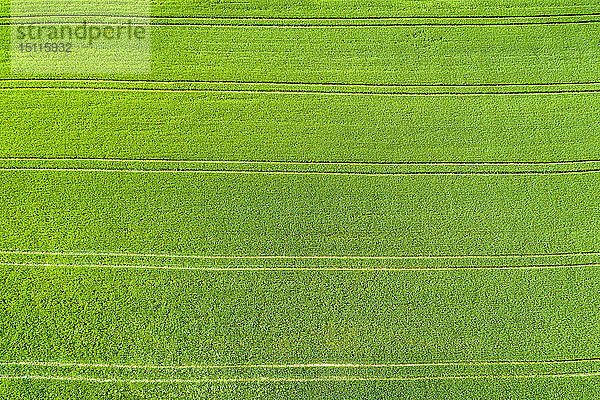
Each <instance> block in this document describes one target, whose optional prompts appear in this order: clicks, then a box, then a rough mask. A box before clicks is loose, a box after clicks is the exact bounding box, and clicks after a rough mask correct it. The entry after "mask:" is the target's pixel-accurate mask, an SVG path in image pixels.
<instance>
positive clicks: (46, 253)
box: [0, 250, 600, 260]
mask: <svg viewBox="0 0 600 400" xmlns="http://www.w3.org/2000/svg"><path fill="white" fill-rule="evenodd" d="M0 254H9V255H10V254H12V255H15V254H16V255H43V256H95V257H96V256H97V257H151V258H188V259H207V260H445V259H446V260H456V259H501V258H545V257H574V256H575V257H579V256H598V255H600V251H581V252H563V253H548V254H541V253H538V254H460V255H459V254H454V255H412V256H411V255H401V256H359V255H338V256H336V255H298V256H293V255H201V254H168V253H162V254H158V253H127V252H124V253H118V252H94V251H37V250H0Z"/></svg>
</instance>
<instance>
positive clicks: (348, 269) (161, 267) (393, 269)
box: [0, 262, 600, 272]
mask: <svg viewBox="0 0 600 400" xmlns="http://www.w3.org/2000/svg"><path fill="white" fill-rule="evenodd" d="M0 266H7V267H58V268H71V267H78V268H79V267H83V268H111V269H157V270H178V271H185V270H193V271H215V272H219V271H239V272H248V271H259V272H264V271H328V272H330V271H333V272H335V271H341V272H353V271H356V272H381V271H385V272H397V271H415V272H416V271H428V272H431V271H463V270H468V271H475V270H507V271H509V270H544V269H565V268H586V267H600V264H598V263H588V264H562V265H516V266H512V265H504V266H476V267H354V268H353V267H261V266H244V267H191V266H190V267H186V266H173V265H114V264H54V263H10V262H0Z"/></svg>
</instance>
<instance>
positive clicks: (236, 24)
mask: <svg viewBox="0 0 600 400" xmlns="http://www.w3.org/2000/svg"><path fill="white" fill-rule="evenodd" d="M597 23H600V20H598V19H589V20H580V21H522V22H501V21H498V22H468V21H466V22H455V23H447V22H446V23H444V22H438V23H432V22H391V23H382V22H379V23H361V24H356V23H354V24H348V23H337V24H332V23H329V24H327V23H317V24H316V23H289V22H288V23H265V22H258V23H257V22H252V23H248V22H229V23H225V22H222V23H215V22H197V23H191V22H170V23H164V22H163V23H156V22H131V23H130V24H128V25H131V26H150V27H165V28H168V27H207V28H244V29H247V28H266V29H273V28H283V29H316V28H334V29H336V28H337V29H341V28H386V27H400V28H410V27H419V26H420V27H444V28H460V27H465V26H533V25H544V26H552V25H587V24H597ZM18 24H19V25H66V24H73V25H75V24H80V22H78V21H72V22H71V21H37V22H19V23H18ZM12 25H13V24H12V23H0V26H12Z"/></svg>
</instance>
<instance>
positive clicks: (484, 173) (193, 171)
mask: <svg viewBox="0 0 600 400" xmlns="http://www.w3.org/2000/svg"><path fill="white" fill-rule="evenodd" d="M0 171H3V172H14V171H20V172H40V171H53V172H123V173H138V174H139V173H141V174H157V173H159V174H160V173H188V174H233V175H332V176H348V175H354V176H373V177H381V176H423V175H442V176H445V175H478V176H502V175H581V174H594V173H598V172H600V168H594V169H582V170H575V171H420V172H417V171H404V172H358V171H243V170H208V169H207V170H198V169H155V170H152V169H125V168H46V167H44V168H19V167H14V168H0Z"/></svg>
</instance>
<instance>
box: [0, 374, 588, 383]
mask: <svg viewBox="0 0 600 400" xmlns="http://www.w3.org/2000/svg"><path fill="white" fill-rule="evenodd" d="M592 376H600V372H574V373H560V374H522V375H518V374H514V375H509V374H507V375H442V376H376V377H363V376H322V377H311V378H292V377H279V378H274V377H262V376H261V377H255V378H202V379H175V378H172V379H122V378H91V377H83V376H42V375H15V376H10V375H0V379H2V380H7V379H13V380H14V379H18V380H55V381H82V382H96V383H129V384H130V383H154V384H156V383H191V384H194V383H228V382H229V383H234V382H240V383H243V382H247V383H260V382H273V383H277V382H335V381H339V382H343V381H353V382H359V381H431V380H465V379H468V380H479V379H535V378H583V377H592Z"/></svg>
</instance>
